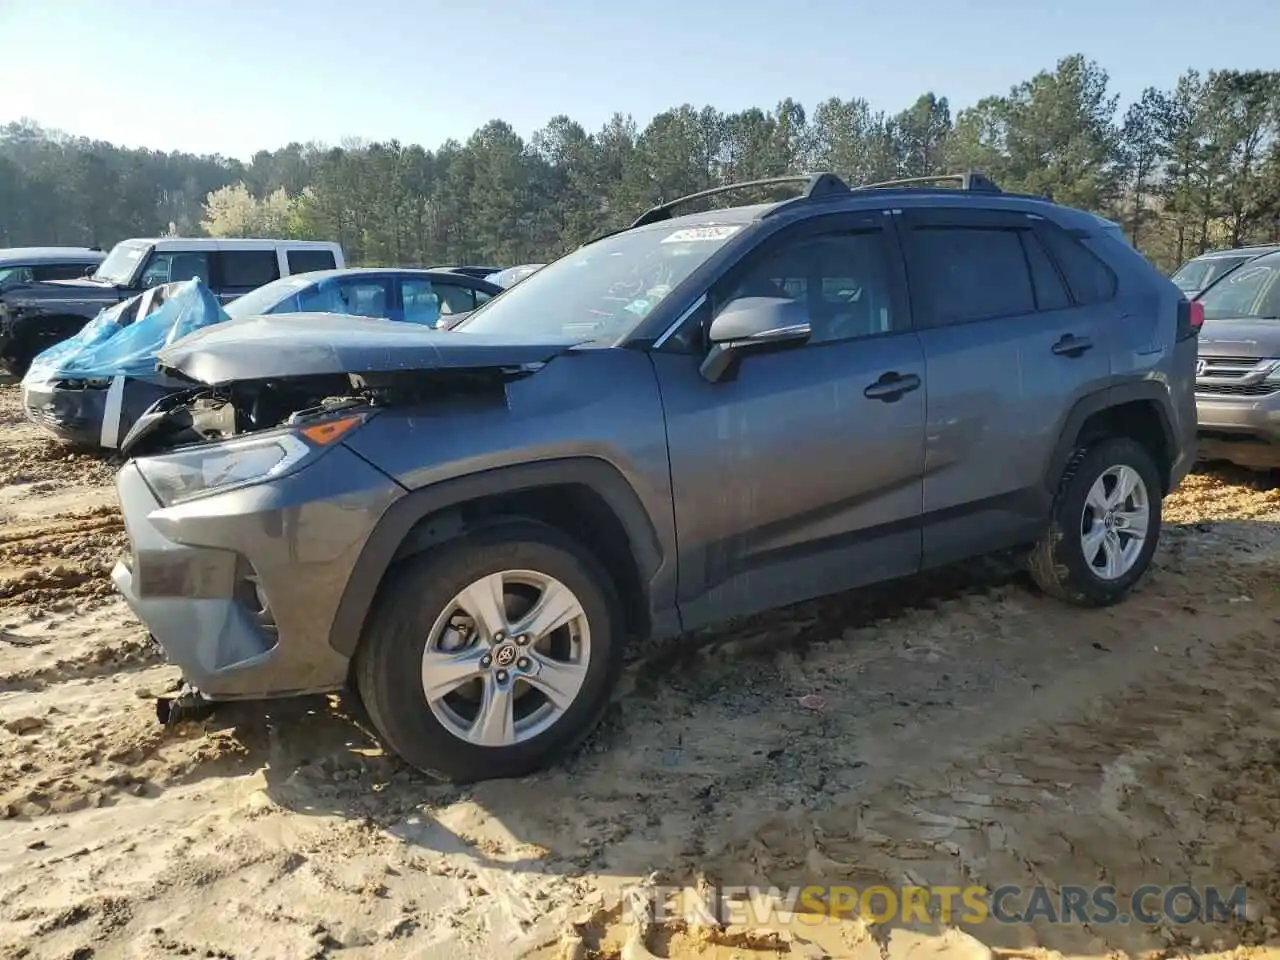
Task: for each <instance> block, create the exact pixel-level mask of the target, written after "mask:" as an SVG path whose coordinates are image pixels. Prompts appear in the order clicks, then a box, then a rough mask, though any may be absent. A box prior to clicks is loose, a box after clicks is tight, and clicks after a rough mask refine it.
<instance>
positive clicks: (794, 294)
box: [716, 230, 895, 343]
mask: <svg viewBox="0 0 1280 960" xmlns="http://www.w3.org/2000/svg"><path fill="white" fill-rule="evenodd" d="M740 297H785V298H787V299H790V300H796V301H798V302H800V303H801V304H803V305H804V307H805V309H806V311H807V313H808V315H809V325H810V327H811V329H812V331H813V332H812V335H811V336H810V338H809V342H810V343H833V342H837V341H840V340H852V339H857V338H860V337H871V336H876V335H877V334H881V333H889V332H891V331H892V330H893V329H894V319H895V318H894V316H893V303H892V300H891V286H890V282H889V271H888V264H887V263H886V260H885V251H884V245H883V232H882V231H881V230H859V231H843V232H838V233H836V232H833V233H821V234H810V235H808V236H803V237H797V238H795V239H794V240H790V241H784V242H783V244H782V245H781V246H779V247H777V248H776V249H774V250H772V251H770V252H768V253H766V254H765V255H764V256H762V257H759V258H757V259H756V260H754V261H753V262H751V263H749V264H748V265H747V268H746V269H745V270H744V271H743V272H742V273H740V274H739V275H738V276H737V277H736V278H734V279H733V280H732V281H731V285H730V288H729V291H728V294H727V296H725V297H723V298H720V299H718V301H717V304H716V307H717V313H718V312H719V311H720V310H723V309H724V308H725V307H726V306H728V305H729V304H730V303H732V302H733V301H735V300H737V299H739V298H740Z"/></svg>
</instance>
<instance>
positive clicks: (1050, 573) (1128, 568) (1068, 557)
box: [1028, 437, 1162, 607]
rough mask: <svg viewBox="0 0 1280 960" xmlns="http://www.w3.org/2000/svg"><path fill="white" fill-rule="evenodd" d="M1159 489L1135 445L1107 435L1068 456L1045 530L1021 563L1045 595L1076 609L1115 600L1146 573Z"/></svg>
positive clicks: (1147, 457) (1156, 531)
mask: <svg viewBox="0 0 1280 960" xmlns="http://www.w3.org/2000/svg"><path fill="white" fill-rule="evenodd" d="M1161 496H1162V491H1161V484H1160V475H1159V472H1158V471H1157V469H1156V465H1155V463H1154V461H1153V460H1152V458H1151V454H1149V453H1148V452H1147V450H1146V448H1144V447H1143V446H1142V445H1141V444H1140V443H1138V442H1136V441H1135V440H1131V439H1130V438H1128V437H1111V438H1109V439H1106V440H1103V441H1101V442H1099V443H1097V444H1095V445H1093V446H1091V447H1088V448H1085V449H1080V450H1077V451H1076V452H1075V454H1074V455H1073V456H1072V458H1071V460H1070V462H1069V463H1068V465H1067V469H1066V471H1065V473H1064V476H1063V479H1062V482H1061V484H1060V486H1059V488H1058V494H1057V496H1056V497H1055V498H1054V502H1053V512H1052V516H1051V517H1050V523H1049V528H1048V530H1047V531H1046V533H1045V535H1044V536H1043V537H1042V538H1041V539H1040V541H1039V542H1038V543H1037V544H1036V546H1035V549H1034V550H1032V552H1031V556H1030V557H1029V559H1028V567H1029V569H1030V572H1031V576H1032V579H1034V580H1035V581H1036V583H1037V584H1038V585H1039V586H1040V588H1041V589H1042V590H1044V591H1045V592H1046V593H1048V594H1049V595H1051V596H1054V597H1057V598H1059V599H1061V600H1066V601H1069V602H1071V603H1076V604H1079V605H1081V606H1090V607H1101V606H1107V605H1109V604H1113V603H1116V602H1118V601H1120V600H1122V599H1123V598H1124V597H1125V596H1126V595H1127V594H1128V593H1129V591H1130V590H1132V589H1133V587H1134V586H1135V585H1136V584H1137V583H1138V581H1140V580H1141V579H1142V578H1143V577H1144V576H1146V574H1147V572H1148V571H1149V570H1150V567H1151V558H1152V556H1153V555H1154V554H1155V551H1156V546H1157V544H1158V542H1159V538H1160V522H1161V512H1160V511H1161Z"/></svg>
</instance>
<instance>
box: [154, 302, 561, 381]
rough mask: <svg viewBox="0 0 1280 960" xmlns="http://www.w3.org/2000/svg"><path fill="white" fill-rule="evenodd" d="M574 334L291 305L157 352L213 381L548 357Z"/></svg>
mask: <svg viewBox="0 0 1280 960" xmlns="http://www.w3.org/2000/svg"><path fill="white" fill-rule="evenodd" d="M576 342H578V341H577V340H573V339H558V340H556V339H546V338H520V337H518V336H496V335H485V334H468V333H465V332H462V331H445V330H433V329H431V328H429V327H424V326H420V325H418V324H414V323H396V322H395V321H391V320H376V319H371V318H365V317H349V316H339V315H336V314H328V313H294V314H272V315H271V316H267V317H253V318H250V319H247V320H236V321H232V322H230V323H222V324H218V325H217V326H211V327H206V328H205V329H203V330H199V331H197V332H195V333H193V334H191V335H190V336H187V337H184V338H182V339H181V340H179V341H177V342H176V343H173V344H171V345H169V346H168V347H166V348H164V349H163V350H161V351H160V352H159V353H158V354H157V355H156V358H157V367H158V368H159V369H160V370H161V371H175V372H177V373H180V374H181V375H183V376H184V377H187V378H189V379H191V380H195V381H198V382H199V383H204V384H208V385H210V386H217V385H220V384H225V383H233V382H235V381H239V380H274V379H279V378H281V377H306V376H323V375H329V374H344V373H354V374H364V373H390V372H393V371H397V370H441V369H449V368H452V369H464V368H468V367H472V368H474V367H507V366H520V365H522V364H526V363H538V362H543V361H546V360H550V359H551V358H552V357H555V356H557V355H559V354H561V353H563V352H565V351H566V350H568V349H569V348H570V347H572V346H573V345H574V344H575V343H576Z"/></svg>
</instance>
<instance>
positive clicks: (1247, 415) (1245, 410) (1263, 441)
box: [1196, 391, 1280, 470]
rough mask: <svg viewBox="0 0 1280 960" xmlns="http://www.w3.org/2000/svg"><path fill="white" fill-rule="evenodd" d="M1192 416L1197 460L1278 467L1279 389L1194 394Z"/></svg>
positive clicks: (1279, 429)
mask: <svg viewBox="0 0 1280 960" xmlns="http://www.w3.org/2000/svg"><path fill="white" fill-rule="evenodd" d="M1196 419H1197V421H1198V436H1197V454H1198V456H1199V458H1200V459H1201V460H1226V461H1229V462H1231V463H1235V464H1238V465H1239V466H1242V467H1250V468H1253V469H1260V470H1269V469H1274V468H1280V391H1277V392H1275V393H1271V394H1267V395H1266V396H1263V397H1221V396H1206V395H1203V394H1201V395H1197V397H1196Z"/></svg>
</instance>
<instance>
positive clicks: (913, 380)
mask: <svg viewBox="0 0 1280 960" xmlns="http://www.w3.org/2000/svg"><path fill="white" fill-rule="evenodd" d="M919 389H920V378H919V377H918V376H916V375H915V374H914V373H908V374H907V375H906V376H905V377H904V376H903V375H902V374H900V373H898V372H896V371H890V372H889V373H885V374H881V376H880V379H879V380H877V381H876V382H875V383H873V384H871V386H869V387H867V389H865V390H863V391H862V395H863V396H864V397H866V398H867V399H868V400H882V401H884V402H885V403H893V402H894V401H896V400H901V399H902V395H903V394H905V393H910V392H911V391H912V390H919Z"/></svg>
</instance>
